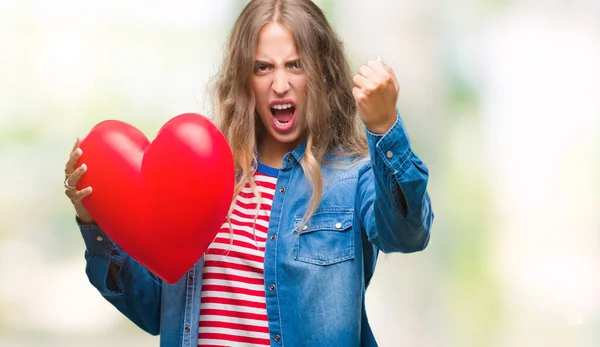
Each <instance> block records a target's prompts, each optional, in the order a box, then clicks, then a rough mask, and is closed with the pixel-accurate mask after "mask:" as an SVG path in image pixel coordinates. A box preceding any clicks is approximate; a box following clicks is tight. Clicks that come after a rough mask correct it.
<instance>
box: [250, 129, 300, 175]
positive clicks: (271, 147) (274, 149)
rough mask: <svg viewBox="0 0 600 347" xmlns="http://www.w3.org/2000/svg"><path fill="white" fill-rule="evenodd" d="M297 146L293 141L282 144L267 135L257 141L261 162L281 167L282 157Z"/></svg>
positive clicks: (277, 167)
mask: <svg viewBox="0 0 600 347" xmlns="http://www.w3.org/2000/svg"><path fill="white" fill-rule="evenodd" d="M297 146H298V144H297V143H295V142H294V143H286V144H282V143H280V142H277V141H275V140H274V139H273V138H271V137H269V136H265V137H264V138H263V139H262V140H261V141H260V142H259V143H258V158H259V160H260V162H261V163H263V164H265V165H267V166H270V167H273V168H276V169H281V163H282V161H283V157H284V156H285V155H286V154H287V153H288V152H290V151H292V150H293V149H294V148H296V147H297Z"/></svg>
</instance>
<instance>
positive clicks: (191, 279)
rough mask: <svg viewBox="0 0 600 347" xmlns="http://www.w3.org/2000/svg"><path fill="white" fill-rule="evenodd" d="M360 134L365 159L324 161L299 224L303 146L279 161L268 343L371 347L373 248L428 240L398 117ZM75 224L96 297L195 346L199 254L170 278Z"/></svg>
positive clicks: (303, 198) (269, 251)
mask: <svg viewBox="0 0 600 347" xmlns="http://www.w3.org/2000/svg"><path fill="white" fill-rule="evenodd" d="M367 140H368V144H369V153H370V160H369V158H366V159H365V160H362V161H359V162H357V163H352V164H351V165H350V164H349V165H339V164H338V165H336V164H332V165H328V164H325V165H323V166H322V174H323V194H322V200H321V203H320V205H319V207H318V208H317V210H316V212H315V213H314V215H313V216H312V217H311V218H310V220H309V221H308V223H307V225H306V227H303V228H297V226H298V224H299V222H300V221H301V219H302V217H303V215H304V213H305V211H306V208H307V206H308V205H309V199H310V197H311V193H310V192H311V189H310V185H309V182H308V180H307V178H306V177H305V176H304V174H303V172H302V169H301V167H300V164H299V162H300V160H301V158H302V156H303V153H304V149H305V145H301V146H299V147H298V148H296V149H295V150H293V151H292V152H290V153H287V154H286V155H285V157H284V158H283V162H282V168H281V169H280V170H279V176H278V178H277V190H276V192H275V196H274V199H273V205H272V209H271V219H270V224H269V232H268V234H269V237H268V238H267V241H266V242H267V244H266V248H265V255H264V280H265V295H266V305H267V317H268V325H269V333H270V339H271V346H287V347H298V346H311V347H318V346H344V347H351V346H377V343H376V341H375V338H374V336H373V334H372V332H371V328H370V326H369V323H368V320H367V316H366V311H365V290H366V288H367V286H368V285H369V281H370V279H371V277H372V276H373V271H374V270H375V263H376V260H377V255H378V252H379V251H382V252H384V253H389V252H402V253H410V252H415V251H420V250H423V249H424V248H425V247H426V246H427V243H428V241H429V235H430V228H431V225H432V222H433V212H432V210H431V203H430V199H429V196H428V194H427V190H426V188H427V180H428V170H427V168H426V166H425V165H424V164H423V163H422V162H421V161H420V160H419V158H418V157H417V156H416V155H415V154H414V153H413V152H412V150H411V147H410V143H409V139H408V136H407V134H406V131H405V129H404V125H403V124H402V120H401V118H400V116H399V115H398V117H397V120H396V123H395V124H394V125H393V126H392V128H391V129H390V130H389V131H388V132H387V133H386V134H384V135H375V134H372V133H369V132H367ZM330 158H332V159H334V160H333V162H335V161H336V160H337V159H339V160H340V161H344V160H347V159H344V158H343V157H340V158H336V157H335V156H333V155H331V156H330ZM400 192H401V193H400ZM79 227H80V230H81V233H82V235H83V239H84V242H85V244H86V251H85V259H86V261H87V266H86V274H87V276H88V277H89V280H90V282H91V284H92V285H94V286H95V287H96V288H97V289H98V291H99V292H100V294H101V295H102V296H103V297H104V298H105V299H106V300H107V301H109V302H110V303H111V304H112V305H114V306H115V307H116V308H117V309H118V310H119V311H120V312H122V313H123V314H124V315H125V316H126V317H128V318H129V319H130V320H131V321H132V322H134V323H135V324H137V325H138V326H139V327H140V328H142V329H144V330H145V331H147V332H148V333H150V334H153V335H156V334H160V346H162V347H167V346H168V347H175V346H182V347H192V346H197V344H198V320H199V312H200V290H201V283H202V265H203V259H202V258H201V259H200V260H199V261H198V262H197V264H196V265H194V266H193V267H192V268H191V269H190V270H189V271H188V272H187V274H186V275H185V276H184V277H183V278H181V279H180V280H179V281H178V282H177V283H175V284H168V283H166V282H162V281H161V280H160V279H159V278H157V277H156V276H154V275H153V274H152V273H150V272H149V271H147V270H146V269H145V268H143V267H142V266H141V265H140V264H139V263H137V262H136V261H135V260H134V259H132V258H131V257H130V256H128V255H127V254H126V253H125V252H124V251H123V250H121V249H120V248H119V247H118V246H117V245H115V244H114V242H112V241H111V240H110V239H109V237H108V236H107V235H106V234H104V232H103V231H102V230H101V229H100V228H99V227H98V226H96V225H81V224H79ZM298 229H300V230H298ZM111 262H113V263H114V264H115V265H117V266H118V268H119V270H118V272H117V276H116V281H112V280H111V279H110V277H109V276H108V271H109V265H110V263H111ZM396 276H401V275H400V274H396Z"/></svg>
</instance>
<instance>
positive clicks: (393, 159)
mask: <svg viewBox="0 0 600 347" xmlns="http://www.w3.org/2000/svg"><path fill="white" fill-rule="evenodd" d="M366 132H367V142H368V143H369V152H370V154H371V159H372V161H373V162H374V164H375V166H376V167H377V168H378V169H385V168H386V167H388V168H390V169H391V171H392V172H393V173H397V172H399V171H400V172H401V171H402V165H403V164H404V163H405V162H406V161H407V159H408V158H409V157H410V153H411V149H410V140H409V138H408V134H407V133H406V129H405V128H404V123H403V122H402V118H401V117H400V113H398V112H397V113H396V122H395V123H394V125H392V127H391V128H390V129H389V130H388V131H387V133H385V134H383V135H379V134H374V133H372V132H370V131H368V130H366Z"/></svg>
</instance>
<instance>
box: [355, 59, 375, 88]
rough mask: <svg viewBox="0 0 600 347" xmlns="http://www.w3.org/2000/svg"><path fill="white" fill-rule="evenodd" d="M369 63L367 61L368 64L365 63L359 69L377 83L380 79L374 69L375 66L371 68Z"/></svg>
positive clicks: (362, 74)
mask: <svg viewBox="0 0 600 347" xmlns="http://www.w3.org/2000/svg"><path fill="white" fill-rule="evenodd" d="M368 64H369V63H368V62H367V65H363V66H361V67H360V68H359V69H358V73H359V74H360V75H361V76H363V77H364V78H366V79H368V80H371V81H373V82H375V83H377V81H378V80H379V77H378V76H377V74H376V73H375V70H373V68H371V67H370V66H369V65H368Z"/></svg>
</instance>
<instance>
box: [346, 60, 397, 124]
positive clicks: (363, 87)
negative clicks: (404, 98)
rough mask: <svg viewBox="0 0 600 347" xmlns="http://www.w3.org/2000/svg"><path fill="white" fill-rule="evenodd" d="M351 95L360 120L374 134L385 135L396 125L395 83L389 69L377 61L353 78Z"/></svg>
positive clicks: (372, 61) (371, 62) (368, 63)
mask: <svg viewBox="0 0 600 347" xmlns="http://www.w3.org/2000/svg"><path fill="white" fill-rule="evenodd" d="M353 81H354V88H353V89H352V95H354V100H356V104H357V105H358V111H359V112H360V116H361V119H362V121H363V123H365V125H366V127H367V129H368V130H369V131H370V132H372V133H375V134H385V133H386V132H387V131H388V130H389V129H390V128H391V127H392V125H394V123H395V122H396V101H397V100H398V92H399V87H398V82H397V80H396V76H395V75H394V71H392V68H390V67H389V66H387V65H385V63H384V62H383V61H382V60H381V58H378V60H369V61H368V62H367V63H366V64H365V65H363V66H361V67H360V68H359V69H358V74H356V75H355V76H354V78H353Z"/></svg>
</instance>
